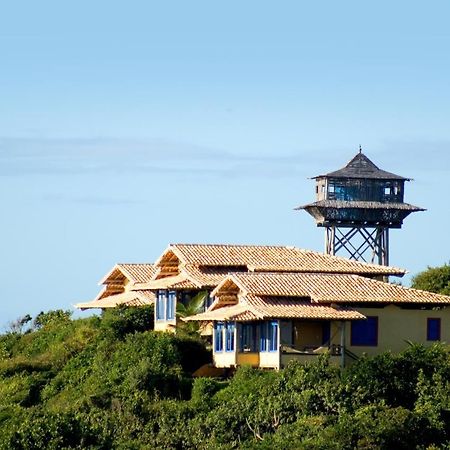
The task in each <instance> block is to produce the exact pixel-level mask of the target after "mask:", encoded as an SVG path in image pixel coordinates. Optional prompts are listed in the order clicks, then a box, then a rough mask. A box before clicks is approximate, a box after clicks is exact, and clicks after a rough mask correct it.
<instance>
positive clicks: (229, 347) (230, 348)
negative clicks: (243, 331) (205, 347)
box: [225, 322, 236, 352]
mask: <svg viewBox="0 0 450 450" xmlns="http://www.w3.org/2000/svg"><path fill="white" fill-rule="evenodd" d="M235 329H236V326H235V324H234V323H232V322H227V323H226V325H225V351H227V352H234V330H235Z"/></svg>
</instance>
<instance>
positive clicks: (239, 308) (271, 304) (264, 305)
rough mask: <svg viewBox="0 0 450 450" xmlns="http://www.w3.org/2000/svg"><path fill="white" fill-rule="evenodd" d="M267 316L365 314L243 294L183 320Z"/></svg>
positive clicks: (354, 317)
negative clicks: (239, 299)
mask: <svg viewBox="0 0 450 450" xmlns="http://www.w3.org/2000/svg"><path fill="white" fill-rule="evenodd" d="M267 319H316V320H320V319H322V320H360V319H365V316H364V315H363V314H361V313H359V312H357V311H355V310H353V309H351V308H333V307H331V306H324V305H317V304H315V305H313V304H311V303H310V302H309V301H306V302H305V301H299V300H298V299H297V300H296V299H293V298H279V297H276V298H272V297H257V296H247V298H246V300H245V302H242V303H239V304H236V305H232V306H224V307H222V308H219V309H216V310H214V311H207V312H205V313H202V314H197V315H195V316H191V317H187V318H186V319H185V320H187V321H189V320H194V321H213V320H237V321H238V322H246V321H251V320H267Z"/></svg>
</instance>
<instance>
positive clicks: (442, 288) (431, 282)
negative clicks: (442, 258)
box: [412, 264, 450, 295]
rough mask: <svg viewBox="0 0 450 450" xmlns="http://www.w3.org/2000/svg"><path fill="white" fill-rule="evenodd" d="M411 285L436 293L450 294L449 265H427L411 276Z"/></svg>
mask: <svg viewBox="0 0 450 450" xmlns="http://www.w3.org/2000/svg"><path fill="white" fill-rule="evenodd" d="M412 287H413V288H415V289H422V290H424V291H430V292H435V293H437V294H444V295H450V265H448V264H444V265H443V266H440V267H428V268H427V269H426V270H424V271H423V272H420V273H418V274H417V275H416V276H414V277H413V279H412Z"/></svg>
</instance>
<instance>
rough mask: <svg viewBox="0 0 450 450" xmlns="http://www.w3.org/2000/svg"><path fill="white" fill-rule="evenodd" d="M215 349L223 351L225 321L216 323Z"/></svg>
mask: <svg viewBox="0 0 450 450" xmlns="http://www.w3.org/2000/svg"><path fill="white" fill-rule="evenodd" d="M214 351H215V352H223V322H215V323H214Z"/></svg>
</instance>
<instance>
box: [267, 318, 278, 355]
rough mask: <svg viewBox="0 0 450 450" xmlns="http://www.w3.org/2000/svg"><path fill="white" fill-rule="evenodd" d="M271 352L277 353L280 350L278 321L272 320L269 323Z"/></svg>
mask: <svg viewBox="0 0 450 450" xmlns="http://www.w3.org/2000/svg"><path fill="white" fill-rule="evenodd" d="M268 344H269V352H276V351H277V350H278V321H277V320H272V321H271V322H269V342H268Z"/></svg>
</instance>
